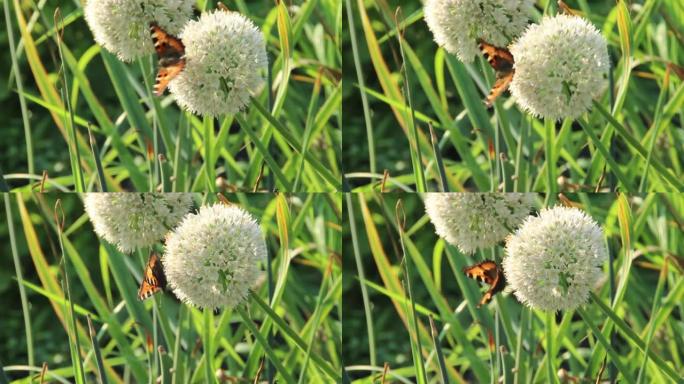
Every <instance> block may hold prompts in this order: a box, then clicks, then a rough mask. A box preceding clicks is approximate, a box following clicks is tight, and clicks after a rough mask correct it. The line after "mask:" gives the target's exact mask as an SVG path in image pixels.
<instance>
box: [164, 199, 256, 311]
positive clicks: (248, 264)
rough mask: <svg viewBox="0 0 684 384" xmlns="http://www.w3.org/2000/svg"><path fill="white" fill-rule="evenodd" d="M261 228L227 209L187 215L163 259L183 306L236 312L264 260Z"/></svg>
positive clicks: (206, 209)
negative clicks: (226, 309)
mask: <svg viewBox="0 0 684 384" xmlns="http://www.w3.org/2000/svg"><path fill="white" fill-rule="evenodd" d="M266 252H267V250H266V241H265V240H264V237H263V235H262V233H261V230H260V229H259V225H258V224H257V222H256V221H255V220H254V218H253V217H252V215H250V214H249V213H248V212H246V211H245V210H243V209H241V208H239V207H237V206H233V205H230V206H228V205H224V204H215V205H211V206H203V207H201V208H200V210H199V212H198V213H197V214H189V215H187V216H186V217H185V219H183V222H182V223H181V224H180V225H179V226H178V227H177V228H176V229H175V230H174V231H173V232H172V233H171V234H169V236H168V237H167V239H166V251H165V253H164V257H163V258H162V264H163V266H164V272H165V274H166V279H167V281H168V284H169V286H170V287H171V289H172V290H173V292H174V293H175V294H176V297H178V298H179V299H180V300H182V301H183V302H186V303H189V304H192V305H195V306H198V307H202V308H218V307H227V308H232V307H235V306H236V305H237V304H239V303H240V302H242V301H243V300H244V299H245V297H246V296H247V293H248V290H249V288H251V287H252V286H253V285H254V283H255V281H256V280H257V278H258V277H259V265H258V264H259V262H260V261H262V260H264V259H265V258H266Z"/></svg>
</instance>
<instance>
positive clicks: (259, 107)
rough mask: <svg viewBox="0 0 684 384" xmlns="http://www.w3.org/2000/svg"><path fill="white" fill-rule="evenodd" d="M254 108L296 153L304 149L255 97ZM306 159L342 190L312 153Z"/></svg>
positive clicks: (336, 179)
mask: <svg viewBox="0 0 684 384" xmlns="http://www.w3.org/2000/svg"><path fill="white" fill-rule="evenodd" d="M251 100H252V104H251V105H252V106H254V107H255V108H256V110H257V111H258V112H259V113H260V114H261V115H262V116H263V117H264V118H266V120H268V122H269V123H270V124H271V125H272V126H273V128H275V129H276V131H277V132H278V133H279V134H280V135H282V136H283V138H284V139H285V141H287V143H288V145H290V146H291V147H292V148H293V149H294V150H295V151H299V148H301V147H302V144H301V143H300V142H299V140H298V139H297V138H296V137H295V136H294V135H293V134H292V133H291V132H290V131H289V130H288V129H287V128H285V126H284V125H282V123H280V121H278V120H277V119H276V118H275V117H273V115H271V114H270V113H268V111H267V110H266V109H265V108H264V107H263V106H262V105H261V104H260V103H259V101H258V100H256V99H255V98H254V97H252V99H251ZM304 158H305V159H306V161H307V162H308V163H309V165H311V167H313V168H314V169H315V170H316V172H318V174H319V175H321V176H322V177H323V178H324V179H325V180H326V181H327V182H328V183H330V184H331V185H332V186H333V187H334V188H335V190H340V189H342V184H341V181H340V180H338V178H337V177H336V176H335V175H333V174H332V172H330V171H329V170H328V169H327V168H326V167H325V166H324V165H323V164H322V163H321V162H320V161H319V160H318V159H317V158H316V157H314V156H313V155H312V154H311V153H310V152H307V153H306V154H305V155H304Z"/></svg>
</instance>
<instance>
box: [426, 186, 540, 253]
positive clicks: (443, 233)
mask: <svg viewBox="0 0 684 384" xmlns="http://www.w3.org/2000/svg"><path fill="white" fill-rule="evenodd" d="M534 197H535V194H534V193H428V194H426V195H425V210H426V211H427V214H428V216H429V217H430V221H432V224H433V225H434V226H435V231H436V232H437V234H438V235H439V236H440V237H442V238H444V239H445V240H446V241H447V242H449V243H450V244H452V245H454V246H457V247H458V248H459V249H460V250H461V252H463V253H473V252H475V251H476V250H477V249H478V248H486V247H491V246H493V245H495V244H496V243H498V242H500V241H501V240H503V239H504V238H505V237H506V235H508V234H509V233H511V232H512V231H513V230H514V229H515V228H516V227H517V226H518V225H519V224H520V223H522V221H523V220H524V219H525V217H527V215H528V214H529V213H530V210H531V209H532V207H533V206H534Z"/></svg>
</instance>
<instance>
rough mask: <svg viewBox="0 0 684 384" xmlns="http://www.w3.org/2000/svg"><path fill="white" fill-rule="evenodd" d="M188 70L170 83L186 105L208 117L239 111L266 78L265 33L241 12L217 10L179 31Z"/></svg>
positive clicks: (178, 98)
mask: <svg viewBox="0 0 684 384" xmlns="http://www.w3.org/2000/svg"><path fill="white" fill-rule="evenodd" d="M180 38H181V40H182V41H183V44H185V62H186V65H185V68H184V69H183V71H182V72H181V73H180V74H179V75H178V76H177V77H176V78H175V79H173V80H172V81H171V82H170V83H169V89H170V90H171V93H172V94H173V95H174V97H175V98H176V101H177V102H178V104H179V105H181V106H182V107H184V108H186V109H188V110H190V111H191V112H193V113H197V114H200V115H206V116H212V117H213V116H218V115H222V114H234V113H237V112H239V111H240V110H242V109H244V107H245V106H246V105H247V104H248V103H249V98H250V95H251V94H252V92H255V91H257V89H258V88H259V87H260V86H261V85H262V84H263V82H264V74H265V72H266V67H267V65H268V58H267V56H266V45H265V43H264V38H263V36H262V33H261V31H260V30H259V29H258V28H257V27H256V26H255V25H254V23H252V22H251V21H250V20H248V19H247V18H245V17H244V16H242V15H241V14H239V13H236V12H226V11H213V12H209V13H204V14H202V16H201V17H200V19H199V20H196V21H191V22H189V23H188V24H187V25H186V26H185V28H183V31H182V32H181V34H180Z"/></svg>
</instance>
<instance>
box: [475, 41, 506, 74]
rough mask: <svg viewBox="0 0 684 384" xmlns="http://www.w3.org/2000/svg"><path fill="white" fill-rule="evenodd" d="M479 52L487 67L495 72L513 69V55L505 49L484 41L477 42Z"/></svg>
mask: <svg viewBox="0 0 684 384" xmlns="http://www.w3.org/2000/svg"><path fill="white" fill-rule="evenodd" d="M477 42H478V46H479V47H480V51H481V52H482V54H483V55H484V57H485V59H487V62H488V63H489V65H491V66H492V68H494V70H495V71H504V72H506V71H509V70H511V69H513V62H514V61H513V54H511V51H509V50H508V49H506V48H501V47H497V46H494V45H492V44H489V43H487V42H486V41H484V40H478V41H477Z"/></svg>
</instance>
